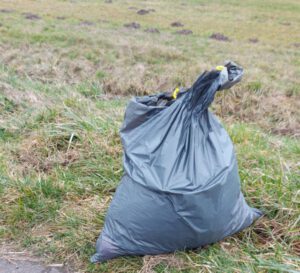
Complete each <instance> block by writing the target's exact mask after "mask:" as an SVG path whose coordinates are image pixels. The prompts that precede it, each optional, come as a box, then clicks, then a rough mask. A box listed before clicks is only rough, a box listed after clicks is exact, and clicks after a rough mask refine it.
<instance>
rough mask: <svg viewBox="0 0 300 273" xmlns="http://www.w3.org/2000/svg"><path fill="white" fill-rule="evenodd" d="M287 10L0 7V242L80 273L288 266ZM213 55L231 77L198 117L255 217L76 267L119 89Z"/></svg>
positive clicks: (293, 248)
mask: <svg viewBox="0 0 300 273" xmlns="http://www.w3.org/2000/svg"><path fill="white" fill-rule="evenodd" d="M141 9H143V10H145V11H144V12H143V11H142V12H139V11H140V10H141ZM138 13H142V14H143V13H146V14H143V15H140V14H138ZM299 14H300V4H299V1H298V0H286V1H279V0H267V1H259V0H245V1H237V0H228V1H222V0H219V1H217V0H216V1H208V0H188V1H177V0H173V1H170V0H164V1H158V0H152V1H136V0H132V1H121V0H113V1H112V2H111V3H110V1H104V0H103V1H96V0H94V1H93V0H73V1H67V0H65V1H63V0H60V1H59V0H53V1H42V0H40V1H33V0H31V1H30V0H14V1H0V243H2V244H3V245H12V244H13V247H14V248H15V249H27V250H29V251H31V252H32V253H34V254H35V255H39V256H42V257H43V258H44V259H45V260H46V261H49V262H57V263H66V264H69V265H70V266H71V267H73V268H75V269H76V270H75V271H80V272H115V273H117V272H126V273H127V272H140V273H149V272H173V273H175V272H228V273H229V272H299V270H300V258H299V256H300V182H299V181H300V160H299V159H300V144H299V137H300V78H299V75H300V17H299ZM133 22H134V23H135V24H132V23H133ZM174 22H177V24H175V25H180V23H181V24H182V25H183V26H177V27H175V26H171V24H172V23H174ZM124 25H127V26H124ZM182 30H186V31H183V32H182ZM185 34H186V35H185ZM227 59H231V60H234V61H236V62H238V63H239V64H241V65H242V66H243V67H244V68H245V77H244V80H243V82H241V83H240V84H239V85H238V86H236V87H234V88H233V89H231V90H229V91H225V92H222V93H220V94H218V96H217V98H216V100H215V102H214V104H213V106H212V111H214V112H215V113H216V115H217V116H218V117H219V118H220V119H221V120H222V121H223V123H224V125H225V126H226V128H227V130H228V132H229V134H230V136H231V138H232V140H233V142H234V144H235V147H236V152H237V157H238V161H239V169H240V176H241V180H242V190H243V193H244V194H245V197H246V199H247V201H248V203H249V204H250V205H252V206H254V207H257V208H259V209H261V210H262V211H263V212H264V213H265V216H264V217H263V218H261V219H260V220H259V221H257V222H256V223H255V224H254V225H253V226H251V227H249V228H248V229H246V230H244V231H242V232H240V233H239V234H236V235H234V236H232V237H229V238H226V239H225V240H224V241H222V242H219V243H216V244H214V245H211V246H209V247H206V248H204V249H202V250H199V251H189V252H178V253H175V254H174V255H173V254H170V255H160V256H155V257H150V256H146V257H124V258H119V259H115V260H112V261H109V262H107V263H103V264H100V265H97V266H95V265H92V264H90V263H89V257H90V255H91V254H93V252H94V245H95V241H96V238H97V236H98V235H99V232H100V231H101V227H102V226H103V222H104V217H105V212H106V209H107V207H108V205H109V203H110V201H111V198H112V196H113V193H114V191H115V189H116V187H117V185H118V182H119V180H120V178H121V176H122V172H123V170H122V147H121V143H120V139H119V136H118V130H119V127H120V124H121V122H122V118H123V113H124V109H125V107H126V103H127V101H128V100H129V98H130V96H132V95H142V94H147V93H152V92H157V91H159V90H171V89H172V88H174V87H176V86H179V85H180V86H189V85H190V84H191V83H192V82H193V81H194V80H195V79H196V78H197V76H198V74H199V73H201V72H202V71H203V70H205V69H211V68H212V67H215V66H216V65H219V64H223V62H224V61H225V60H227Z"/></svg>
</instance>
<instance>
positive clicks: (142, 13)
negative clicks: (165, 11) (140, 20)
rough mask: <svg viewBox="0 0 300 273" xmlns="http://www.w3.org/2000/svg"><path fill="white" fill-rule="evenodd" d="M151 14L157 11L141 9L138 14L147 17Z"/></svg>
mask: <svg viewBox="0 0 300 273" xmlns="http://www.w3.org/2000/svg"><path fill="white" fill-rule="evenodd" d="M150 12H155V9H140V10H138V11H137V12H136V13H137V14H138V15H146V14H148V13H150Z"/></svg>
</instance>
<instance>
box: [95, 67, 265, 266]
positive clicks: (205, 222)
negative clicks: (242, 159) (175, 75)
mask: <svg viewBox="0 0 300 273" xmlns="http://www.w3.org/2000/svg"><path fill="white" fill-rule="evenodd" d="M242 74H243V69H242V68H241V67H239V66H237V65H236V64H235V63H233V62H228V63H227V64H225V66H221V67H217V68H216V69H215V70H212V71H210V72H204V73H203V74H202V75H201V76H200V77H199V78H198V79H197V81H196V82H195V83H194V84H193V86H192V87H191V88H189V89H181V90H178V89H177V90H175V91H174V92H173V93H172V94H168V93H161V94H158V95H153V96H144V97H136V98H133V99H132V100H131V101H130V102H129V104H128V106H127V109H126V114H125V119H124V124H123V126H122V128H121V132H120V133H121V139H122V143H123V148H124V176H123V178H122V180H121V183H120V185H119V187H118V188H117V191H116V193H115V195H114V198H113V200H112V202H111V204H110V207H109V210H108V212H107V215H106V219H105V225H104V228H103V230H102V233H101V235H100V236H99V238H98V241H97V246H96V248H97V253H96V254H95V255H94V256H93V257H92V258H91V261H92V262H102V261H105V260H108V259H112V258H115V257H118V256H121V255H146V254H149V255H153V254H161V253H169V252H173V251H175V250H184V249H193V248H198V247H201V246H204V245H207V244H210V243H213V242H217V241H219V240H221V239H223V238H224V237H226V236H229V235H231V234H234V233H236V232H238V231H240V230H242V229H244V228H246V227H248V226H249V225H251V224H252V222H253V221H254V220H255V219H257V218H258V217H260V216H261V212H260V211H259V210H257V209H254V208H250V207H249V206H248V205H247V203H246V202H245V199H244V196H243V194H242V193H241V189H240V178H239V174H238V167H237V161H236V157H235V153H234V147H233V144H232V142H231V140H230V137H229V136H228V134H227V132H226V131H225V129H224V128H223V126H222V125H221V124H220V122H219V121H218V120H217V119H216V117H215V116H214V115H213V114H212V113H210V112H209V111H208V107H209V105H210V104H211V102H212V101H213V99H214V96H215V93H216V91H218V90H222V89H227V88H230V87H231V86H232V85H234V84H235V83H236V82H238V81H239V80H240V79H241V77H242Z"/></svg>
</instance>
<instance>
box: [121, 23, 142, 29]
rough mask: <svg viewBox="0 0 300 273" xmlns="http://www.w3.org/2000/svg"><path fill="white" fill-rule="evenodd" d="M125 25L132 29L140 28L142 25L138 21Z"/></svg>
mask: <svg viewBox="0 0 300 273" xmlns="http://www.w3.org/2000/svg"><path fill="white" fill-rule="evenodd" d="M124 27H127V28H132V29H139V28H140V27H141V25H140V24H139V23H137V22H131V23H127V24H124Z"/></svg>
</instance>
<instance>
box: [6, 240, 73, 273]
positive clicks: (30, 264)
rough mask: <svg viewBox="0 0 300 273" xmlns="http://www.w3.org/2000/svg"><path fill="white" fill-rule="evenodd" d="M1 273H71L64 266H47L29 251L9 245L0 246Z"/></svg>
mask: <svg viewBox="0 0 300 273" xmlns="http://www.w3.org/2000/svg"><path fill="white" fill-rule="evenodd" d="M0 273H69V271H68V270H67V269H66V268H65V267H64V266H63V264H50V265H46V264H45V263H44V262H43V260H42V259H41V258H38V257H36V256H34V255H32V253H30V252H28V251H20V249H19V248H17V247H16V246H14V245H12V244H9V243H2V244H0Z"/></svg>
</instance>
